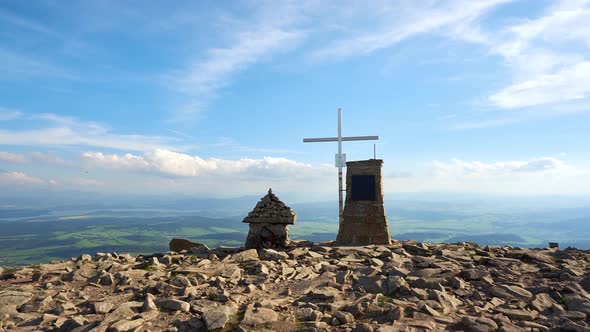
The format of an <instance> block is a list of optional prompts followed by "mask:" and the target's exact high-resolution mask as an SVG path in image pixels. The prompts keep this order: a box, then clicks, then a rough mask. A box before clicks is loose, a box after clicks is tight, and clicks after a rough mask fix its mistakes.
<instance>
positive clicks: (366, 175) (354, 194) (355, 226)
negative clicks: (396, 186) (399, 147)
mask: <svg viewBox="0 0 590 332" xmlns="http://www.w3.org/2000/svg"><path fill="white" fill-rule="evenodd" d="M382 166H383V160H381V159H370V160H361V161H349V162H347V163H346V169H347V170H346V201H345V205H344V211H343V214H342V215H343V218H342V223H341V224H340V227H339V229H338V236H337V238H336V243H337V244H340V245H367V244H390V237H389V229H388V227H387V218H386V217H385V207H384V206H383V179H382V171H381V167H382Z"/></svg>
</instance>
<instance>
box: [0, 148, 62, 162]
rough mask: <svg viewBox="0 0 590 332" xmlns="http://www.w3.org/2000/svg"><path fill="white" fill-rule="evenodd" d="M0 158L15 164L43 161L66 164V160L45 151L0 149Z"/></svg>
mask: <svg viewBox="0 0 590 332" xmlns="http://www.w3.org/2000/svg"><path fill="white" fill-rule="evenodd" d="M0 160H1V161H6V162H9V163H15V164H24V163H32V162H43V163H47V164H56V165H67V164H68V162H67V161H65V160H64V159H62V158H61V157H59V156H56V155H54V154H51V153H45V152H24V153H13V152H6V151H0Z"/></svg>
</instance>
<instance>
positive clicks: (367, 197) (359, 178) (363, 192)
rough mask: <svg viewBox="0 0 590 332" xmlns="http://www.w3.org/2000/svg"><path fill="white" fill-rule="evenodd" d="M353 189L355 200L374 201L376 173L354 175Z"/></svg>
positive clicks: (353, 198)
mask: <svg viewBox="0 0 590 332" xmlns="http://www.w3.org/2000/svg"><path fill="white" fill-rule="evenodd" d="M351 189H352V200H353V201H374V200H375V175H353V176H352V188H351Z"/></svg>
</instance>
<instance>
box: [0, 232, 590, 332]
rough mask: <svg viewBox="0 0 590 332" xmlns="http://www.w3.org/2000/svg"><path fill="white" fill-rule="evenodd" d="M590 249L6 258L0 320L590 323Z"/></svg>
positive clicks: (119, 326) (165, 325) (52, 326)
mask: <svg viewBox="0 0 590 332" xmlns="http://www.w3.org/2000/svg"><path fill="white" fill-rule="evenodd" d="M589 265H590V252H589V251H582V250H577V249H569V248H568V249H565V250H557V249H520V248H512V247H493V246H486V247H481V246H478V245H475V244H471V243H460V244H423V243H416V242H413V241H405V242H395V241H394V242H393V244H392V245H389V246H366V247H334V246H332V244H331V243H319V244H313V243H309V242H293V244H292V245H291V246H290V247H288V248H286V249H285V250H284V251H274V250H260V251H256V250H253V249H252V250H241V249H237V248H216V249H211V250H209V249H207V248H199V249H193V250H192V252H188V253H187V252H185V253H173V252H169V253H166V254H158V255H152V256H138V257H132V256H130V255H117V254H115V253H111V254H100V253H99V254H96V255H95V256H94V257H91V256H89V255H82V256H81V257H79V258H76V259H71V260H68V261H64V262H57V263H50V264H41V265H38V266H29V267H23V268H6V267H5V268H3V269H1V271H0V273H1V277H0V279H1V280H0V331H4V330H6V331H35V330H43V331H207V330H210V331H212V330H224V331H232V330H237V331H249V330H266V331H293V330H298V331H328V330H329V331H382V332H385V331H444V330H448V331H590V326H589V323H590V318H589V315H590V295H589V294H588V292H590V277H589V276H590V267H589Z"/></svg>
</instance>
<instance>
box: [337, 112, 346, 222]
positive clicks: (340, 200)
mask: <svg viewBox="0 0 590 332" xmlns="http://www.w3.org/2000/svg"><path fill="white" fill-rule="evenodd" d="M336 159H337V160H338V225H342V218H343V217H342V211H344V200H343V198H342V162H343V160H342V159H343V158H342V109H341V108H338V157H337V158H336Z"/></svg>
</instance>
